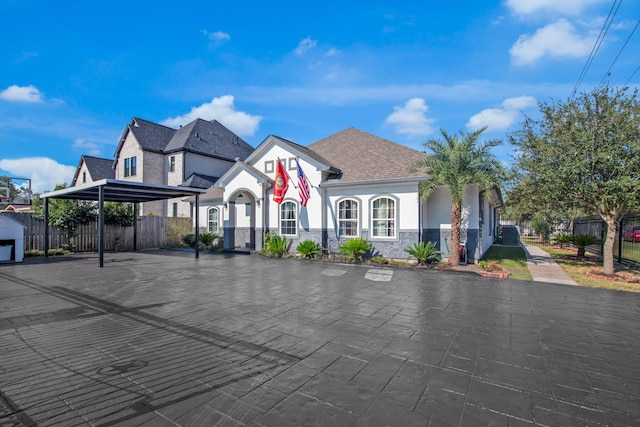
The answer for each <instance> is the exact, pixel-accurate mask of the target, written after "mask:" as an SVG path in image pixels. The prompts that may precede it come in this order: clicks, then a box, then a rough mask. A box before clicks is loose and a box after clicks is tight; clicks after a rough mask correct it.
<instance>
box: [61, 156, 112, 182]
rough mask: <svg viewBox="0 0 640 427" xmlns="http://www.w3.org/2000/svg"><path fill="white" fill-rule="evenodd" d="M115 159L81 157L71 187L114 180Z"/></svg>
mask: <svg viewBox="0 0 640 427" xmlns="http://www.w3.org/2000/svg"><path fill="white" fill-rule="evenodd" d="M114 178H115V170H114V169H113V159H103V158H100V157H93V156H86V155H83V156H80V162H78V167H77V168H76V173H75V175H74V176H73V181H71V186H72V187H75V186H77V185H82V184H90V183H92V182H94V181H100V180H101V179H114Z"/></svg>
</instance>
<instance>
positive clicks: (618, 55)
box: [600, 20, 640, 86]
mask: <svg viewBox="0 0 640 427" xmlns="http://www.w3.org/2000/svg"><path fill="white" fill-rule="evenodd" d="M638 25H640V20H638V22H636V26H635V27H633V30H632V31H631V34H629V37H627V40H626V41H625V42H624V44H623V45H622V47H621V48H620V52H618V54H617V55H616V57H615V59H614V60H613V62H612V63H611V66H610V67H609V69H608V70H607V72H606V73H604V76H602V80H600V84H602V82H603V81H604V79H605V78H607V76H609V75H610V74H611V69H612V68H613V65H614V64H615V63H616V61H617V60H618V58H619V57H620V54H621V53H622V51H623V50H624V48H625V47H626V46H627V43H629V40H631V36H633V33H635V32H636V29H637V28H638ZM636 71H637V70H636ZM634 74H635V72H634ZM625 86H626V84H625Z"/></svg>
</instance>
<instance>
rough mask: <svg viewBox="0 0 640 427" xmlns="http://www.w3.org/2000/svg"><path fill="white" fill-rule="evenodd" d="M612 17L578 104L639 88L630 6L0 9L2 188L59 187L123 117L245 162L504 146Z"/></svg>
mask: <svg viewBox="0 0 640 427" xmlns="http://www.w3.org/2000/svg"><path fill="white" fill-rule="evenodd" d="M612 9H613V10H616V14H615V18H614V19H613V21H612V24H611V26H610V27H609V29H608V32H607V33H606V36H605V38H604V41H603V42H602V45H601V47H600V49H599V50H598V52H597V55H596V56H595V58H594V59H593V62H592V63H591V65H590V67H589V69H588V72H587V73H586V75H585V77H584V79H583V81H582V83H581V85H580V87H579V92H581V91H585V90H589V89H590V88H592V87H593V86H594V85H597V84H599V83H600V82H601V81H602V80H603V79H604V80H605V81H609V82H610V83H612V84H617V85H622V84H624V83H625V82H627V81H628V84H629V85H630V86H636V87H637V86H639V85H640V71H638V72H636V73H635V75H634V74H633V73H634V71H636V70H637V69H638V67H639V66H640V57H639V56H638V52H640V29H638V30H637V31H635V33H633V30H634V27H636V25H637V23H638V19H640V2H638V1H635V0H633V1H632V0H624V2H621V3H618V0H500V1H498V0H496V1H490V0H486V1H457V2H443V1H403V0H394V1H368V2H366V3H364V2H344V1H332V0H325V1H284V0H283V1H242V0H237V1H233V2H230V1H213V0H212V1H204V0H203V1H189V0H185V1H170V0H164V1H162V0H159V1H145V0H137V1H120V0H109V1H100V0H96V1H72V0H64V1H63V0H61V1H31V0H0V41H1V45H2V48H1V49H0V146H1V150H0V174H7V175H11V176H21V177H28V178H31V179H32V180H33V188H34V190H35V191H38V192H41V191H45V190H50V189H52V188H53V187H54V185H55V184H56V183H62V182H70V181H71V179H72V177H73V173H74V170H75V167H76V165H77V164H78V160H79V158H80V155H82V154H89V155H94V156H98V157H105V158H112V157H113V154H114V151H115V149H116V145H117V143H118V140H119V138H120V136H121V135H122V132H123V130H124V129H125V127H126V125H127V124H128V123H129V122H130V120H131V118H132V117H139V118H142V119H145V120H150V121H153V122H157V123H162V124H166V125H168V126H172V127H177V126H179V125H180V124H186V123H188V122H189V121H191V120H192V119H194V118H195V117H201V118H204V119H208V120H211V119H217V120H219V121H220V122H222V123H223V124H225V125H226V126H227V127H228V128H230V129H231V130H233V131H234V132H236V133H237V134H238V135H240V136H241V137H242V138H244V139H245V140H246V141H247V142H249V143H250V144H251V145H253V146H254V147H255V146H257V145H258V144H260V142H261V141H263V140H264V139H265V138H266V137H267V136H268V135H270V134H274V135H278V136H281V137H284V138H287V139H290V140H292V141H295V142H297V143H299V144H302V145H308V144H310V143H312V142H315V141H317V140H319V139H321V138H324V137H326V136H329V135H331V134H333V133H336V132H339V131H341V130H344V129H346V128H348V127H351V126H353V127H356V128H358V129H361V130H363V131H366V132H370V133H372V134H374V135H378V136H380V137H384V138H387V139H390V140H392V141H395V142H398V143H401V144H405V145H408V146H410V147H412V148H416V149H421V148H422V142H424V141H426V140H427V139H429V138H433V137H438V136H439V129H440V128H443V129H445V130H447V131H448V132H450V133H453V132H457V131H460V130H465V131H468V130H475V129H477V128H479V127H481V126H488V129H487V131H486V132H485V134H484V135H485V136H486V138H500V139H505V140H506V136H507V135H508V132H509V130H510V129H514V128H517V126H518V124H519V122H520V121H521V120H522V118H523V117H524V116H523V113H524V114H529V115H535V114H536V112H537V102H539V101H547V100H550V99H555V100H566V99H567V98H568V97H569V96H570V95H571V93H572V91H573V90H574V88H575V87H576V83H577V81H578V78H579V76H580V74H581V72H582V70H583V67H584V66H585V63H586V62H587V59H588V58H589V55H590V54H591V52H592V50H593V48H594V45H595V43H596V40H597V38H598V35H599V34H600V32H601V30H602V28H603V24H604V22H605V21H606V19H607V16H608V15H609V12H610V11H611V10H612ZM630 36H631V37H630ZM629 37H630V38H629ZM625 42H626V43H627V45H626V47H624V49H623V48H622V47H623V45H624V44H625ZM616 56H617V59H616ZM614 60H615V62H614ZM609 69H610V74H609V75H607V71H608V70H609ZM511 151H512V148H511V147H509V146H508V145H505V146H503V147H501V148H499V149H497V150H496V155H497V156H498V157H499V158H500V159H502V160H504V161H505V162H509V161H510V159H511V157H510V155H511Z"/></svg>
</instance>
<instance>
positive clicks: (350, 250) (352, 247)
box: [339, 237, 373, 261]
mask: <svg viewBox="0 0 640 427" xmlns="http://www.w3.org/2000/svg"><path fill="white" fill-rule="evenodd" d="M339 248H340V253H342V254H344V255H347V256H348V257H349V258H351V259H352V260H354V261H362V256H363V255H364V254H366V253H367V252H368V251H370V250H371V249H372V248H373V246H372V245H371V242H369V241H368V240H366V239H363V238H362V237H354V238H352V239H348V240H347V241H346V242H344V243H343V244H341V245H340V247H339Z"/></svg>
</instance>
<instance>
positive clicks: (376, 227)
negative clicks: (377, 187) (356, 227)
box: [372, 197, 396, 237]
mask: <svg viewBox="0 0 640 427" xmlns="http://www.w3.org/2000/svg"><path fill="white" fill-rule="evenodd" d="M372 220H373V224H372V228H373V237H395V236H396V201H395V200H393V199H390V198H388V197H380V198H379V199H375V200H374V201H373V210H372Z"/></svg>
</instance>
